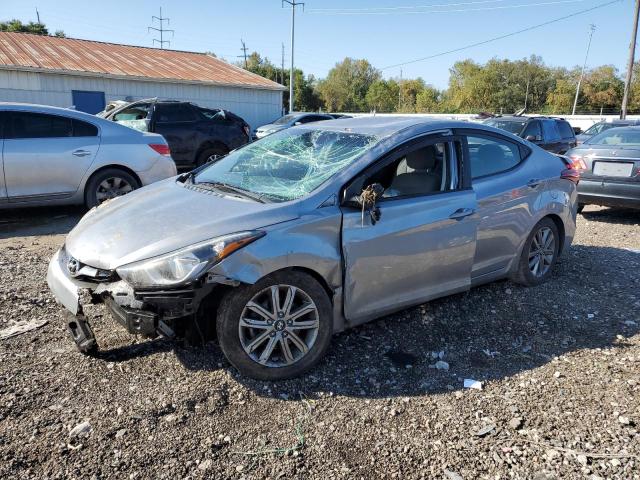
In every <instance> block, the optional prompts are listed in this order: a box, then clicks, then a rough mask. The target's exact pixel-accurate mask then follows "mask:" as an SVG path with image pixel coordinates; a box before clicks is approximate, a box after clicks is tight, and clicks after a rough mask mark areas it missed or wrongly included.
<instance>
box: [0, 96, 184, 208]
mask: <svg viewBox="0 0 640 480" xmlns="http://www.w3.org/2000/svg"><path fill="white" fill-rule="evenodd" d="M0 146H1V147H2V157H1V158H0V171H4V175H0V208H7V207H26V206H42V205H70V204H84V205H86V206H87V207H88V208H91V207H93V206H95V205H98V204H100V203H102V202H103V201H105V200H109V199H111V198H114V197H117V196H120V195H124V194H125V193H128V192H130V191H132V190H135V189H136V188H139V187H141V186H144V185H148V184H150V183H153V182H157V181H158V180H163V179H165V178H168V177H172V176H174V175H176V173H177V172H176V165H175V163H174V162H173V160H172V158H171V154H170V151H169V145H168V144H167V142H166V140H165V139H164V138H163V137H162V135H157V134H154V133H145V132H139V131H137V130H133V129H131V128H129V127H125V126H123V125H118V124H117V123H114V122H110V121H108V120H104V119H102V118H99V117H96V116H94V115H89V114H86V113H82V112H78V111H75V110H69V109H64V108H57V107H47V106H42V105H29V104H19V103H0Z"/></svg>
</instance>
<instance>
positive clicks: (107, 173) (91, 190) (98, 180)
mask: <svg viewBox="0 0 640 480" xmlns="http://www.w3.org/2000/svg"><path fill="white" fill-rule="evenodd" d="M116 179H120V180H121V181H122V182H126V184H128V185H129V186H130V187H131V189H130V190H128V189H125V188H123V190H128V191H132V190H135V189H136V188H140V182H139V181H138V180H137V179H136V178H135V177H134V176H133V175H131V174H130V173H128V172H126V171H124V170H122V169H120V168H107V169H105V170H101V171H99V172H97V173H94V174H93V176H92V177H91V178H90V179H89V181H88V182H87V185H86V186H85V189H84V192H85V193H84V199H85V205H86V206H87V208H93V207H95V206H96V205H99V204H100V203H102V202H103V201H105V200H108V198H104V199H103V198H101V197H103V196H104V186H103V185H104V183H105V182H106V183H107V184H109V183H110V182H111V181H112V180H113V185H114V186H115V185H116V181H117V180H116ZM120 185H124V183H120ZM124 193H127V192H124ZM124 193H122V194H124ZM107 196H109V197H110V198H115V197H116V196H119V195H117V194H115V193H114V194H113V195H111V193H109V194H108V195H107Z"/></svg>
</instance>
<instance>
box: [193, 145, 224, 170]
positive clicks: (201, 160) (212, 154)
mask: <svg viewBox="0 0 640 480" xmlns="http://www.w3.org/2000/svg"><path fill="white" fill-rule="evenodd" d="M227 153H229V151H228V150H227V149H226V148H224V147H222V146H220V147H211V148H206V149H205V150H203V151H202V152H200V154H199V155H198V158H197V159H196V167H200V166H202V165H204V164H205V163H208V162H215V161H216V159H217V157H224V156H225V155H226V154H227Z"/></svg>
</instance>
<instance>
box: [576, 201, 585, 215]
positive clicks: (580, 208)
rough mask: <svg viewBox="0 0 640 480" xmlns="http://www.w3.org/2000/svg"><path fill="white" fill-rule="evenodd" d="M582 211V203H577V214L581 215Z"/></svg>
mask: <svg viewBox="0 0 640 480" xmlns="http://www.w3.org/2000/svg"><path fill="white" fill-rule="evenodd" d="M582 210H584V203H579V204H578V210H577V211H578V213H582Z"/></svg>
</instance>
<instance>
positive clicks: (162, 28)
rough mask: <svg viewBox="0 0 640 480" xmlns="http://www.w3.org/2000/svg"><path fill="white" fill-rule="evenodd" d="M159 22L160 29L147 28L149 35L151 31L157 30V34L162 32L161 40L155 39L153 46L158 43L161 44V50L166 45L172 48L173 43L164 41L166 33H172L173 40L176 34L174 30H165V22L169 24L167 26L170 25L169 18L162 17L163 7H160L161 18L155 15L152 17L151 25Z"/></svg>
mask: <svg viewBox="0 0 640 480" xmlns="http://www.w3.org/2000/svg"><path fill="white" fill-rule="evenodd" d="M156 20H157V21H158V23H159V24H160V27H159V28H156V27H154V26H151V27H147V33H149V32H150V31H151V30H155V31H156V32H160V40H158V39H157V38H154V39H153V45H155V44H156V42H158V43H159V44H160V48H164V44H165V43H166V44H167V45H169V46H171V42H170V41H169V40H165V39H164V33H165V32H169V33H171V37H172V38H173V34H174V33H175V32H174V31H173V30H169V29H168V28H164V22H167V25H169V20H170V19H169V18H167V17H163V16H162V7H160V16H159V17H156V16H155V15H153V16H152V17H151V23H153V22H154V21H156Z"/></svg>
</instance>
